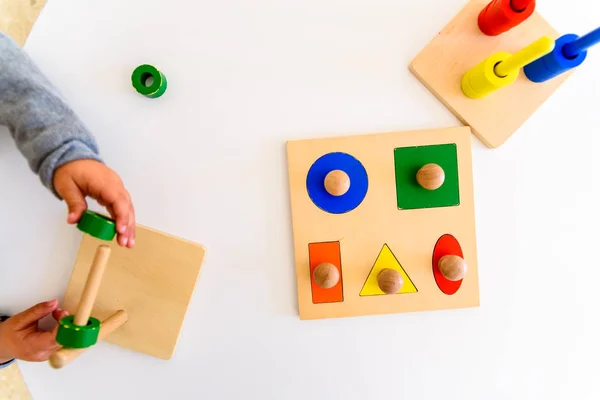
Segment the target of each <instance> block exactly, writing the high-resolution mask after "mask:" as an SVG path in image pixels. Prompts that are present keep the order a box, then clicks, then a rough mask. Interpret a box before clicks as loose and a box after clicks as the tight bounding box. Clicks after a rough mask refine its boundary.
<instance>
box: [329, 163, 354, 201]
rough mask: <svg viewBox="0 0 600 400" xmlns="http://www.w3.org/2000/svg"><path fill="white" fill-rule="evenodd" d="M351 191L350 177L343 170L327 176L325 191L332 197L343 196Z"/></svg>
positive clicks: (334, 171)
mask: <svg viewBox="0 0 600 400" xmlns="http://www.w3.org/2000/svg"><path fill="white" fill-rule="evenodd" d="M348 189H350V177H349V176H348V174H347V173H345V172H344V171H342V170H339V169H336V170H333V171H331V172H330V173H328V174H327V176H325V190H327V193H329V194H330V195H332V196H342V195H344V194H346V192H347V191H348Z"/></svg>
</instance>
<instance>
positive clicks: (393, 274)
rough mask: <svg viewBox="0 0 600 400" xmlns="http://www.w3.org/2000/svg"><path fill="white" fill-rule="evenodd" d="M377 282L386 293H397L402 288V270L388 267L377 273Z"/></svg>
mask: <svg viewBox="0 0 600 400" xmlns="http://www.w3.org/2000/svg"><path fill="white" fill-rule="evenodd" d="M377 284H378V285H379V288H380V289H381V291H382V292H383V293H385V294H396V293H398V292H399V291H400V289H402V285H404V280H403V279H402V275H400V272H398V271H396V270H395V269H390V268H386V269H384V270H382V271H381V272H380V273H379V275H377Z"/></svg>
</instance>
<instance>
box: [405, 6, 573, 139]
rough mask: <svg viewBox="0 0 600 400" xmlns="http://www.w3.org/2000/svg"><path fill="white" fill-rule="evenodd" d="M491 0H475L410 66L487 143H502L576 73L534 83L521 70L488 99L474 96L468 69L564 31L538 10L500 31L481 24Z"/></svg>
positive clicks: (557, 35) (568, 73)
mask: <svg viewBox="0 0 600 400" xmlns="http://www.w3.org/2000/svg"><path fill="white" fill-rule="evenodd" d="M489 2H490V0H472V1H470V2H469V3H468V4H467V5H466V6H465V8H463V9H462V11H460V13H459V14H458V15H456V16H455V17H454V19H452V21H450V23H449V24H448V25H446V27H444V29H442V31H441V32H440V33H439V34H438V35H437V36H436V37H435V38H434V39H433V40H432V41H431V42H430V43H429V44H428V45H427V46H426V47H425V48H424V49H423V50H422V51H421V52H420V53H419V54H418V55H417V56H416V57H415V59H414V60H413V61H412V63H411V64H410V68H409V69H410V71H411V72H412V73H413V74H414V75H415V76H416V77H417V78H418V79H419V80H420V81H421V82H422V83H423V84H424V85H425V86H426V87H427V88H428V89H429V90H430V91H431V92H433V94H435V96H437V97H438V99H439V100H440V101H441V102H442V103H444V104H445V105H446V106H447V107H448V108H449V109H450V110H451V111H452V112H453V113H454V114H455V115H456V117H457V118H458V119H460V120H461V121H462V122H463V123H464V124H465V125H469V126H470V127H471V129H472V130H473V133H474V134H475V135H476V136H477V138H478V139H479V140H481V141H482V142H483V143H484V144H485V145H486V146H487V147H490V148H496V147H499V146H500V145H502V144H503V143H504V142H505V141H506V140H507V139H508V138H509V137H510V136H512V135H513V134H514V133H515V132H516V131H517V130H518V129H519V128H520V127H521V126H522V125H523V124H524V123H525V121H527V119H529V117H531V115H532V114H533V113H534V112H535V111H536V110H537V109H538V108H539V107H540V106H541V105H542V104H543V103H544V102H545V101H546V100H547V99H548V98H549V97H550V96H551V95H552V93H554V91H555V90H556V89H557V88H558V87H559V86H560V85H561V84H562V83H563V82H564V81H565V80H566V79H567V78H568V77H569V76H570V74H571V73H572V71H569V72H567V73H564V74H562V75H560V76H558V77H556V78H554V79H552V80H549V81H547V82H544V83H533V82H531V81H529V80H528V79H527V77H526V76H525V74H524V73H523V71H522V70H521V71H520V74H519V78H518V79H517V81H516V82H515V83H514V84H512V85H510V86H508V87H505V88H502V89H500V90H497V91H495V92H494V93H492V94H490V95H489V96H487V97H485V98H482V99H476V100H474V99H470V98H468V97H467V96H465V95H464V94H463V92H462V90H461V78H462V76H463V75H464V73H465V72H466V71H468V70H469V69H471V68H472V67H474V66H475V65H477V64H479V63H480V62H481V61H483V60H484V59H486V58H488V57H490V56H491V55H492V54H494V53H497V52H500V51H507V52H509V53H511V54H514V53H516V52H517V51H518V50H520V49H522V48H523V47H525V46H527V45H529V44H530V43H532V42H533V41H535V40H537V39H539V38H540V37H542V36H550V37H552V38H553V39H557V38H558V37H559V34H558V33H557V32H556V31H555V30H554V28H552V27H551V26H550V25H549V24H548V22H546V21H545V20H544V18H543V17H542V16H541V15H540V14H538V13H537V12H534V13H533V15H531V17H529V18H528V19H527V20H526V21H525V22H523V23H521V24H520V25H518V26H517V27H515V28H513V29H511V30H510V31H508V32H505V33H503V34H501V35H499V36H487V35H485V34H483V33H482V32H481V31H480V30H479V26H478V24H477V17H478V15H479V12H480V11H481V10H482V9H483V8H484V7H485V6H486V5H487V4H488V3H489Z"/></svg>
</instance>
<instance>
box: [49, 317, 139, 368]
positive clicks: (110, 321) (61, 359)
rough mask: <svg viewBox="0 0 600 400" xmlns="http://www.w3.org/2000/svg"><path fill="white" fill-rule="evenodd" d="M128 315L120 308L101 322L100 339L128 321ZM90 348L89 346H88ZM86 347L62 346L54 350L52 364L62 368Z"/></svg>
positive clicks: (51, 358) (50, 360)
mask: <svg viewBox="0 0 600 400" xmlns="http://www.w3.org/2000/svg"><path fill="white" fill-rule="evenodd" d="M127 318H128V315H127V313H126V312H125V311H124V310H119V311H117V312H116V313H114V314H113V315H111V316H110V317H108V318H106V319H105V320H104V321H102V323H101V324H100V332H99V333H98V341H101V340H104V339H105V338H106V337H107V336H108V335H110V334H111V333H113V332H114V331H115V330H117V328H119V327H120V326H122V325H123V324H124V323H125V322H127ZM88 348H89V347H88ZM88 348H86V349H68V348H64V347H63V348H62V349H59V350H57V351H55V352H54V354H52V355H51V356H50V359H49V360H48V361H49V362H50V366H51V367H52V368H55V369H60V368H62V367H64V366H65V365H67V364H68V363H70V362H71V361H73V360H74V359H76V358H77V357H79V356H80V355H81V354H83V352H84V351H86V350H87V349H88Z"/></svg>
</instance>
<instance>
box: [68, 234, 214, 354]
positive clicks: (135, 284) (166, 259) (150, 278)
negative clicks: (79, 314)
mask: <svg viewBox="0 0 600 400" xmlns="http://www.w3.org/2000/svg"><path fill="white" fill-rule="evenodd" d="M102 244H105V245H108V246H110V248H111V250H112V251H111V256H110V259H109V261H108V265H107V267H106V271H105V273H104V277H103V279H102V284H101V285H100V289H99V291H98V297H97V299H96V303H95V304H94V308H93V309H92V316H93V317H95V318H98V319H100V320H103V319H105V318H107V317H109V316H110V315H112V314H114V313H115V312H116V311H117V310H120V309H123V310H125V311H127V313H128V315H129V319H128V321H127V323H125V325H123V326H122V327H120V328H119V329H117V330H116V331H115V332H114V333H112V334H111V335H110V336H109V337H108V338H107V339H106V341H107V342H110V343H114V344H117V345H119V346H122V347H125V348H128V349H131V350H134V351H137V352H140V353H145V354H148V355H151V356H154V357H158V358H161V359H165V360H168V359H170V358H171V356H172V355H173V353H174V351H175V346H176V344H177V340H178V338H179V333H180V331H181V327H182V325H183V321H184V319H185V315H186V312H187V309H188V306H189V304H190V300H191V297H192V294H193V291H194V287H195V285H196V281H197V279H198V276H199V273H200V268H201V266H202V263H203V261H204V254H205V249H204V247H203V246H201V245H199V244H196V243H192V242H189V241H186V240H182V239H179V238H176V237H173V236H170V235H167V234H164V233H161V232H157V231H155V230H152V229H150V228H147V227H144V226H141V225H137V227H136V245H135V247H134V248H133V249H126V248H122V247H120V246H119V245H118V244H117V242H116V240H113V242H111V243H108V242H106V241H103V240H99V239H96V238H94V237H91V236H89V235H83V239H82V241H81V246H80V248H79V252H78V254H77V259H76V260H75V266H74V268H73V272H72V274H71V279H70V282H69V285H68V287H67V292H66V294H65V297H64V303H63V304H64V308H66V309H67V310H68V311H69V312H70V313H74V312H75V311H76V310H77V305H78V303H79V299H80V297H81V293H82V291H83V287H84V285H85V282H86V279H87V276H88V272H89V269H90V265H91V263H92V260H93V258H94V254H95V252H96V249H97V247H98V246H99V245H102Z"/></svg>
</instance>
